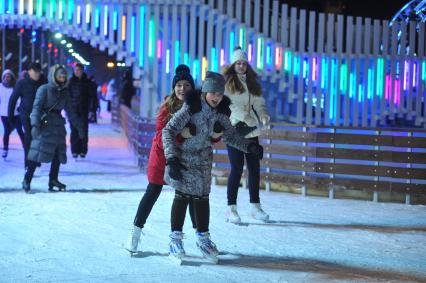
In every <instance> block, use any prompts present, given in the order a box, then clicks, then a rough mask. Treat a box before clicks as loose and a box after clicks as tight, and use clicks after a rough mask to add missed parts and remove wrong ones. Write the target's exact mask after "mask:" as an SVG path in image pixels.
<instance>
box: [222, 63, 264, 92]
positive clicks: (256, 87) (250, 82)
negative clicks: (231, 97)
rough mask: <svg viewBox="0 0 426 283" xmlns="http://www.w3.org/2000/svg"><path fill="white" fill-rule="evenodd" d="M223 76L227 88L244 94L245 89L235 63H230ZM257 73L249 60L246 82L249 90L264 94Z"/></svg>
mask: <svg viewBox="0 0 426 283" xmlns="http://www.w3.org/2000/svg"><path fill="white" fill-rule="evenodd" d="M223 76H224V77H225V82H226V84H225V88H226V90H227V91H229V92H231V93H238V94H242V93H243V92H244V91H245V89H244V86H243V84H242V83H241V82H240V79H239V78H238V74H237V72H235V63H233V64H231V65H228V66H227V67H225V68H224V70H223ZM257 78H258V76H257V73H256V72H255V71H254V70H253V68H252V67H251V66H250V64H249V63H248V62H247V71H246V84H247V89H248V91H249V92H250V93H251V94H253V95H255V96H261V95H262V88H261V87H260V84H259V82H258V81H257Z"/></svg>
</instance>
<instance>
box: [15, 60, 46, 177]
mask: <svg viewBox="0 0 426 283" xmlns="http://www.w3.org/2000/svg"><path fill="white" fill-rule="evenodd" d="M45 83H47V81H46V79H45V77H44V76H43V74H42V73H41V65H40V64H39V63H31V64H30V65H29V67H28V71H27V72H26V73H25V74H24V78H23V79H21V80H19V81H18V82H17V83H16V86H15V88H14V90H13V93H12V95H11V97H10V100H9V106H8V118H9V121H13V120H14V117H15V108H16V103H17V101H18V99H20V102H19V107H18V111H19V117H20V120H21V123H22V126H23V128H24V152H25V155H24V160H25V162H24V165H25V169H26V168H27V167H28V164H29V163H31V161H28V159H27V156H28V150H29V148H30V144H31V140H32V136H31V123H30V113H31V111H32V109H33V103H34V98H35V95H36V92H37V89H38V88H39V87H40V86H41V85H43V84H45ZM36 165H38V166H40V164H39V163H38V164H36Z"/></svg>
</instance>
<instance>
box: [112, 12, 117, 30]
mask: <svg viewBox="0 0 426 283" xmlns="http://www.w3.org/2000/svg"><path fill="white" fill-rule="evenodd" d="M112 29H113V30H114V31H116V30H117V29H118V12H117V11H115V10H114V12H112Z"/></svg>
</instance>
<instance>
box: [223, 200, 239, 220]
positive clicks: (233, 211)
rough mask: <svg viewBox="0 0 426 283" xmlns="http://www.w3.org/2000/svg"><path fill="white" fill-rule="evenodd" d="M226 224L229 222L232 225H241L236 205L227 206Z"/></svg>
mask: <svg viewBox="0 0 426 283" xmlns="http://www.w3.org/2000/svg"><path fill="white" fill-rule="evenodd" d="M226 222H231V223H234V224H239V223H241V218H240V216H239V215H238V211H237V205H235V204H233V205H228V211H227V212H226Z"/></svg>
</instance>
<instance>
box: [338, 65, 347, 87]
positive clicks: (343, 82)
mask: <svg viewBox="0 0 426 283" xmlns="http://www.w3.org/2000/svg"><path fill="white" fill-rule="evenodd" d="M347 89H348V65H346V64H342V65H340V92H341V93H342V94H345V93H346V91H347Z"/></svg>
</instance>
